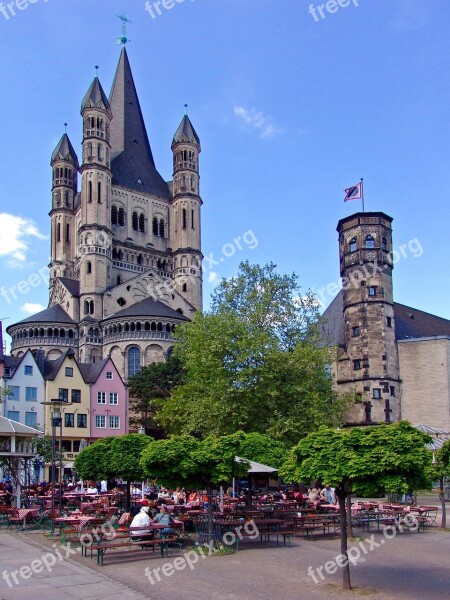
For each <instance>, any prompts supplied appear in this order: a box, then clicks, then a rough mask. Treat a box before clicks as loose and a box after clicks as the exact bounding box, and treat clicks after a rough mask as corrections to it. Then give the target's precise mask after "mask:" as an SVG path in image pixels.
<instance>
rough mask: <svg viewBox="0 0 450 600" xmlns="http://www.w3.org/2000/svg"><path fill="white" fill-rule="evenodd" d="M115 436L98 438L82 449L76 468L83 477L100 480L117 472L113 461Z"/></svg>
mask: <svg viewBox="0 0 450 600" xmlns="http://www.w3.org/2000/svg"><path fill="white" fill-rule="evenodd" d="M114 439H115V438H114V437H106V438H103V439H101V440H97V441H96V442H94V443H93V444H91V445H90V446H87V447H86V448H84V450H82V451H81V452H80V453H79V454H78V456H77V457H76V458H75V462H74V469H75V471H76V472H77V474H78V475H79V477H81V479H93V480H94V481H100V480H101V479H104V478H105V479H107V478H108V477H109V476H111V475H114V474H115V470H114V466H113V464H112V461H111V446H112V443H113V441H114Z"/></svg>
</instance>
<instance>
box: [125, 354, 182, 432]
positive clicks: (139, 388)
mask: <svg viewBox="0 0 450 600" xmlns="http://www.w3.org/2000/svg"><path fill="white" fill-rule="evenodd" d="M183 377H184V371H183V369H182V366H181V362H180V361H179V359H177V358H176V357H173V356H171V357H169V358H168V359H167V361H166V362H163V363H154V364H151V365H148V366H147V367H144V368H143V369H141V370H140V371H139V373H137V374H136V375H134V376H133V377H131V378H130V380H129V396H130V425H132V426H133V427H136V428H138V427H144V429H145V430H146V431H151V430H152V429H155V427H157V424H156V423H155V419H154V417H155V414H156V412H157V411H158V410H160V409H162V407H163V406H164V402H165V400H166V399H167V398H169V397H170V395H171V393H172V391H173V389H174V388H176V387H177V386H179V385H180V384H181V383H182V382H183Z"/></svg>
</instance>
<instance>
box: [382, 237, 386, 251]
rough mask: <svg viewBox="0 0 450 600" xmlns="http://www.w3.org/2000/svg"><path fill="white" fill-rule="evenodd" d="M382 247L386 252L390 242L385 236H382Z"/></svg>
mask: <svg viewBox="0 0 450 600" xmlns="http://www.w3.org/2000/svg"><path fill="white" fill-rule="evenodd" d="M381 248H382V249H383V250H384V251H385V252H387V249H388V242H387V238H385V237H384V238H382V240H381Z"/></svg>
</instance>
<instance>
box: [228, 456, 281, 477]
mask: <svg viewBox="0 0 450 600" xmlns="http://www.w3.org/2000/svg"><path fill="white" fill-rule="evenodd" d="M234 460H235V461H236V462H239V463H248V467H249V468H248V473H249V474H251V475H256V474H260V473H261V474H262V473H276V472H277V471H278V469H274V468H273V467H268V466H267V465H263V464H262V463H258V462H255V461H254V460H248V459H247V458H242V457H241V456H235V458H234Z"/></svg>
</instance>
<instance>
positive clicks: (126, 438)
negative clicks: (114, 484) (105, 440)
mask: <svg viewBox="0 0 450 600" xmlns="http://www.w3.org/2000/svg"><path fill="white" fill-rule="evenodd" d="M152 442H153V439H152V438H151V437H149V436H147V435H142V434H140V433H130V434H127V435H120V436H117V437H114V438H113V439H112V442H111V451H110V457H109V458H110V461H111V464H110V466H111V469H112V472H113V473H114V474H115V475H117V476H118V477H121V478H122V479H124V480H125V481H142V479H144V472H143V470H142V466H141V454H142V452H143V451H144V450H145V449H146V448H147V447H148V446H150V445H151V444H152Z"/></svg>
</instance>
